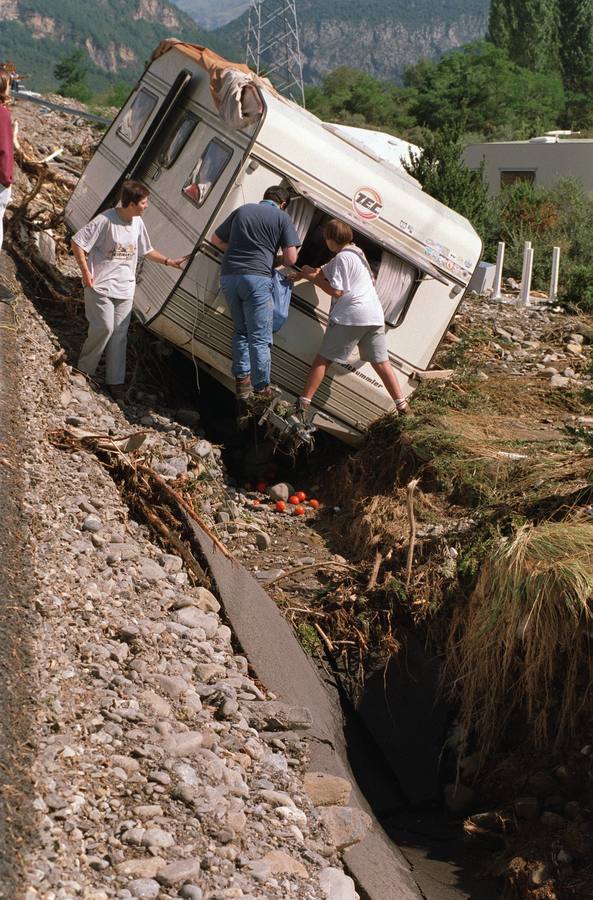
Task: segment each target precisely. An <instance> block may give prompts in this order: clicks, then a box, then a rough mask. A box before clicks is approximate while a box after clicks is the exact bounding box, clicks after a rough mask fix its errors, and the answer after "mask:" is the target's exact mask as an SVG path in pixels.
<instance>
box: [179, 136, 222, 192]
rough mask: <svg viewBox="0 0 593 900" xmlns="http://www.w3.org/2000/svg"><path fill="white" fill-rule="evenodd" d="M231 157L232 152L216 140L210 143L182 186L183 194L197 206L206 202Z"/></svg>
mask: <svg viewBox="0 0 593 900" xmlns="http://www.w3.org/2000/svg"><path fill="white" fill-rule="evenodd" d="M232 155H233V151H232V150H231V148H230V147H227V146H226V144H223V143H222V142H221V141H219V140H218V139H216V138H215V139H214V140H212V141H210V143H209V144H208V146H207V147H206V149H205V150H204V153H203V154H202V156H201V158H200V160H199V161H198V162H197V164H196V166H195V167H194V170H193V172H192V173H191V175H190V176H189V178H188V179H187V181H186V182H185V184H184V185H183V193H184V194H185V196H186V197H187V198H188V199H189V200H191V201H192V202H193V203H195V204H197V206H201V205H202V203H204V201H205V200H206V198H207V196H208V194H209V193H210V191H211V190H212V187H213V185H214V184H216V182H217V181H218V179H219V178H220V176H221V175H222V172H223V169H224V168H225V166H226V164H227V163H228V161H229V160H230V158H231V156H232Z"/></svg>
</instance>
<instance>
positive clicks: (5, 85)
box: [0, 69, 10, 104]
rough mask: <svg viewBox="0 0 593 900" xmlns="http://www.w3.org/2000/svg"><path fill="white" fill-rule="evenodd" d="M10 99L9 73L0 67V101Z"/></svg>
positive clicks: (3, 101) (5, 101) (6, 101)
mask: <svg viewBox="0 0 593 900" xmlns="http://www.w3.org/2000/svg"><path fill="white" fill-rule="evenodd" d="M9 100H10V73H9V72H7V71H6V69H0V103H4V104H6V103H8V101H9Z"/></svg>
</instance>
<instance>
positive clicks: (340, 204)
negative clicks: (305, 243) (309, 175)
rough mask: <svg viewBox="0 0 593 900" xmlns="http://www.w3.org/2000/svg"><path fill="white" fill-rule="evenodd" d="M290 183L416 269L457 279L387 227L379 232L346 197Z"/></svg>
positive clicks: (440, 278) (445, 281)
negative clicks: (393, 235)
mask: <svg viewBox="0 0 593 900" xmlns="http://www.w3.org/2000/svg"><path fill="white" fill-rule="evenodd" d="M290 183H291V185H292V186H293V188H294V190H295V191H296V192H297V194H300V196H301V197H306V198H307V200H310V201H311V203H313V204H314V205H315V206H317V207H318V208H319V209H322V210H323V211H324V212H326V213H328V214H329V215H330V216H336V218H339V219H343V220H344V221H345V222H347V223H348V224H349V225H350V227H351V228H352V229H354V230H355V231H358V232H360V234H364V235H365V237H368V238H369V239H370V240H371V241H373V242H374V243H375V244H378V246H380V247H384V248H385V249H386V250H388V251H389V252H391V253H393V254H394V255H395V256H399V257H400V259H404V260H405V261H406V262H408V263H410V265H412V266H414V267H415V268H416V269H419V270H420V271H421V272H425V273H426V275H430V277H431V278H434V279H435V280H436V281H440V282H441V284H449V282H450V281H456V280H457V279H456V278H454V276H451V277H450V278H447V277H446V276H445V275H443V274H442V273H441V272H439V270H438V269H437V268H436V266H433V264H432V263H431V262H429V260H428V259H427V258H426V257H425V256H423V255H422V253H420V252H419V251H418V252H416V251H414V250H412V249H411V248H409V247H407V246H404V245H403V244H400V243H399V241H397V240H396V239H395V238H390V237H389V236H388V235H386V234H385V229H382V230H381V233H380V234H378V233H377V230H375V229H373V228H372V227H371V226H369V225H368V224H367V223H365V222H363V221H362V220H360V219H359V218H358V217H357V216H356V215H355V213H354V212H353V210H352V206H351V205H350V203H349V202H348V201H347V200H346V199H345V198H343V197H339V196H338V195H335V194H334V196H333V197H332V199H331V200H329V198H328V197H325V196H324V195H323V194H322V193H321V192H320V191H315V190H314V189H313V188H311V187H309V186H308V185H304V184H301V182H299V181H296V180H295V179H293V178H291V179H290Z"/></svg>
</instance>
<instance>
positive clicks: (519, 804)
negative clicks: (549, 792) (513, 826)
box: [515, 797, 539, 822]
mask: <svg viewBox="0 0 593 900" xmlns="http://www.w3.org/2000/svg"><path fill="white" fill-rule="evenodd" d="M515 815H516V816H517V818H518V819H521V820H522V821H523V822H536V821H537V819H538V818H539V801H538V799H537V797H517V799H516V800H515Z"/></svg>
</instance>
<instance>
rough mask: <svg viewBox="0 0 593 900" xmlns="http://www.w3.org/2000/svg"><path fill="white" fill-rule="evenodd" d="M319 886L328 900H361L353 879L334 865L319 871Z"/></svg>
mask: <svg viewBox="0 0 593 900" xmlns="http://www.w3.org/2000/svg"><path fill="white" fill-rule="evenodd" d="M319 887H320V888H321V891H322V896H323V897H324V898H326V900H359V897H358V894H357V893H356V890H355V887H354V882H353V881H352V879H351V878H350V877H349V876H348V875H346V873H345V872H343V871H342V870H341V869H335V868H333V867H332V866H328V868H327V869H322V870H321V872H320V873H319Z"/></svg>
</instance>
